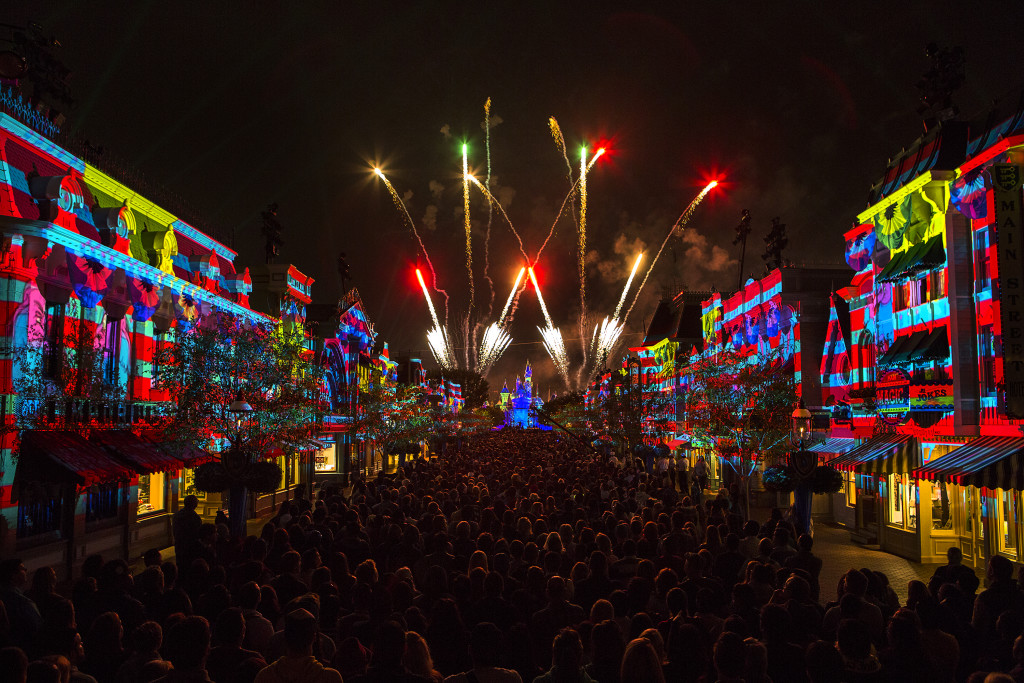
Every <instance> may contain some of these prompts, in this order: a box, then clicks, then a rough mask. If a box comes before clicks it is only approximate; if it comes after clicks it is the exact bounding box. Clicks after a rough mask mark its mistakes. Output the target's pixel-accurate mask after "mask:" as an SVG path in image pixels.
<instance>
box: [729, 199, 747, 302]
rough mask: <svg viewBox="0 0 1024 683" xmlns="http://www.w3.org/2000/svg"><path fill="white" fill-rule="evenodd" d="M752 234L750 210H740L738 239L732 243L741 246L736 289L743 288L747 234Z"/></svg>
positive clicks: (737, 229)
mask: <svg viewBox="0 0 1024 683" xmlns="http://www.w3.org/2000/svg"><path fill="white" fill-rule="evenodd" d="M748 235H750V212H749V211H747V210H746V209H743V211H741V212H740V224H739V225H737V226H736V239H734V240H733V241H732V243H733V244H734V245H735V244H739V245H741V246H740V275H739V281H738V282H737V283H736V290H737V291H739V290H741V289H743V261H744V259H745V258H746V255H747V236H748Z"/></svg>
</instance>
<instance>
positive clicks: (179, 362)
mask: <svg viewBox="0 0 1024 683" xmlns="http://www.w3.org/2000/svg"><path fill="white" fill-rule="evenodd" d="M177 330H178V332H177V338H176V340H175V341H176V343H174V344H169V345H167V346H166V347H165V348H163V349H161V350H160V351H159V352H158V354H157V376H156V383H157V388H158V389H160V390H161V391H164V392H166V393H167V396H168V397H169V399H170V402H171V404H172V406H173V411H172V412H171V414H170V415H169V416H168V417H167V419H166V420H165V422H164V424H163V425H162V428H163V437H164V440H165V442H166V444H167V445H168V446H169V447H171V448H174V449H178V450H179V452H184V451H185V450H187V449H189V448H210V447H211V444H213V448H212V450H214V451H216V452H217V453H218V454H219V457H218V460H217V462H214V463H210V464H209V465H204V466H201V467H200V470H199V471H197V472H196V486H197V488H200V490H206V491H220V490H224V489H228V490H229V492H230V493H229V495H230V498H229V506H230V507H229V510H230V514H229V519H230V523H231V532H232V535H233V536H235V537H236V538H238V537H240V536H243V535H244V534H245V520H246V518H247V515H248V509H247V508H248V498H249V496H248V492H249V491H250V490H251V491H256V492H267V491H273V490H276V489H277V487H278V486H279V485H280V482H281V470H280V468H279V467H278V466H277V465H276V464H274V463H272V462H266V461H265V460H264V458H265V457H266V455H267V454H268V453H269V452H271V451H272V450H274V449H281V450H283V451H284V452H285V453H286V454H287V455H293V454H295V453H296V452H298V451H301V450H306V449H308V448H311V447H313V446H315V441H314V439H313V435H314V434H315V433H316V431H317V429H318V428H319V426H320V425H321V424H322V423H323V419H324V416H325V415H326V411H327V406H326V400H325V392H324V391H323V377H322V370H321V369H320V366H319V365H318V364H317V363H315V362H313V359H312V355H311V353H310V352H309V351H308V350H307V349H306V348H305V345H304V344H303V341H304V337H303V333H302V332H301V331H297V332H292V333H286V332H284V331H283V330H282V329H281V328H280V327H279V326H273V325H271V324H269V323H268V324H249V322H248V321H244V322H243V321H241V320H239V319H238V318H234V317H232V316H230V315H227V314H225V313H219V312H214V313H211V314H209V315H207V316H206V317H205V318H203V319H202V321H201V323H200V324H199V325H197V326H193V327H191V329H188V328H185V327H183V326H179V327H178V328H177ZM238 399H241V400H242V401H244V402H245V403H247V404H248V406H249V407H250V408H251V411H245V412H239V411H237V410H236V411H232V410H231V409H230V407H231V405H232V403H233V402H234V401H236V400H238Z"/></svg>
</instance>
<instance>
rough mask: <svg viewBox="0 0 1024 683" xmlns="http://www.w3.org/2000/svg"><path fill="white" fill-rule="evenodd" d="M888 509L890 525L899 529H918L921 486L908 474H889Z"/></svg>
mask: <svg viewBox="0 0 1024 683" xmlns="http://www.w3.org/2000/svg"><path fill="white" fill-rule="evenodd" d="M886 488H887V489H888V491H887V492H888V494H889V495H888V499H889V502H888V511H889V519H888V520H887V521H888V523H889V525H890V526H894V527H897V528H899V529H909V530H911V531H912V530H914V529H917V505H918V502H919V501H918V497H919V495H920V493H919V487H918V486H917V484H916V483H915V482H914V481H913V480H911V478H910V477H909V476H908V475H906V474H890V475H889V476H888V482H887V487H886Z"/></svg>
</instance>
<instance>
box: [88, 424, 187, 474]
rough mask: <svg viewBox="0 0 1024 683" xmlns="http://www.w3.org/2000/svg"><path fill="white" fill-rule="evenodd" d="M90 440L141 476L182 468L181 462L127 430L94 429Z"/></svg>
mask: <svg viewBox="0 0 1024 683" xmlns="http://www.w3.org/2000/svg"><path fill="white" fill-rule="evenodd" d="M89 439H90V441H92V442H93V443H96V444H99V445H100V446H103V447H104V448H106V449H107V450H108V451H110V452H111V453H112V454H113V455H114V456H115V457H119V458H121V460H123V461H125V462H126V463H127V464H128V466H129V467H130V468H131V469H133V470H135V471H136V472H138V473H139V474H152V473H154V472H168V471H171V470H180V469H181V467H182V463H181V460H179V459H178V458H175V457H174V456H172V455H170V454H169V453H166V452H164V451H162V450H160V448H158V447H157V445H156V444H154V443H153V442H151V441H147V440H145V439H142V438H139V437H138V436H136V435H135V434H133V433H132V432H130V431H128V430H126V429H94V430H93V431H92V433H91V434H90V435H89Z"/></svg>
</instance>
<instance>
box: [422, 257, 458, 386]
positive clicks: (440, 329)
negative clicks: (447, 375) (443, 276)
mask: <svg viewBox="0 0 1024 683" xmlns="http://www.w3.org/2000/svg"><path fill="white" fill-rule="evenodd" d="M416 279H417V280H419V283H420V288H422V289H423V298H424V299H426V300H427V308H429V309H430V317H431V319H432V320H433V321H434V327H433V328H431V330H430V331H429V332H427V346H429V347H430V352H431V353H432V354H433V355H434V360H436V361H437V364H438V365H440V366H441V367H442V368H444V369H445V370H454V369H455V367H456V363H455V359H454V358H453V357H452V350H451V344H450V343H449V342H448V333H447V331H446V330H445V329H444V326H443V325H441V323H440V322H439V321H438V319H437V311H436V310H435V309H434V302H433V301H432V300H431V298H430V292H429V291H428V290H427V283H426V282H424V281H423V273H421V272H420V269H419V268H417V269H416Z"/></svg>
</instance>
